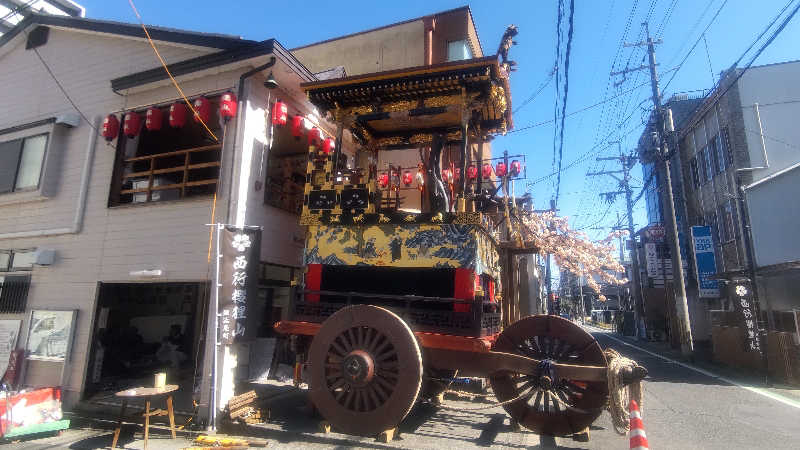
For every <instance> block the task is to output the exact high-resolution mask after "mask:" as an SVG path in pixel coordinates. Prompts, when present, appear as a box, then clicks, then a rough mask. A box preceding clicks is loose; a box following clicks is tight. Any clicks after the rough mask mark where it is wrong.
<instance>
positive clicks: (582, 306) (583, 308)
mask: <svg viewBox="0 0 800 450" xmlns="http://www.w3.org/2000/svg"><path fill="white" fill-rule="evenodd" d="M581 268H583V266H581ZM578 289H579V290H580V296H581V300H580V308H579V309H578V311H579V312H580V313H581V325H583V323H584V321H585V320H586V305H585V304H584V303H583V275H580V274H578Z"/></svg>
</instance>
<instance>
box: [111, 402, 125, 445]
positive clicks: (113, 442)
mask: <svg viewBox="0 0 800 450" xmlns="http://www.w3.org/2000/svg"><path fill="white" fill-rule="evenodd" d="M126 406H128V399H127V398H123V399H122V408H121V409H120V411H119V422H117V429H116V430H114V439H112V440H111V448H112V449H113V448H115V447H116V446H117V441H118V440H119V433H120V431H122V420H123V419H124V418H125V407H126Z"/></svg>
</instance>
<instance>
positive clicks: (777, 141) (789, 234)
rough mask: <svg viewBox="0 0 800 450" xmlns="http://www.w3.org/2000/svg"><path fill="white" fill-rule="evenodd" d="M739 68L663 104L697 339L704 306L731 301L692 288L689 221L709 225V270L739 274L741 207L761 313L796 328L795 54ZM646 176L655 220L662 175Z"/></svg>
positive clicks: (706, 322)
mask: <svg viewBox="0 0 800 450" xmlns="http://www.w3.org/2000/svg"><path fill="white" fill-rule="evenodd" d="M742 70H743V69H741V68H734V69H730V70H728V71H726V72H725V73H723V74H722V77H721V80H720V82H719V84H718V86H717V87H716V88H715V89H714V90H713V91H711V92H709V93H708V94H707V95H706V96H704V97H703V98H702V99H694V100H693V99H686V98H684V99H680V98H673V99H671V100H670V101H668V102H666V104H665V108H671V109H672V112H673V117H674V121H675V128H676V131H675V134H674V138H675V140H674V142H677V151H676V152H675V153H674V154H673V156H672V159H671V163H672V164H671V165H672V181H673V186H672V188H673V195H674V203H675V212H676V217H677V224H678V233H679V235H680V243H681V253H682V255H683V256H684V260H685V266H684V267H685V268H686V269H687V270H686V272H685V275H686V293H687V301H688V306H689V313H690V320H691V324H692V334H693V338H694V339H695V340H696V341H707V340H710V339H711V334H712V320H716V319H713V318H712V313H711V311H720V312H725V311H734V310H735V305H733V304H732V303H731V302H730V301H729V300H728V298H727V294H726V291H725V289H724V287H723V288H721V289H719V290H714V289H711V290H701V289H700V287H699V285H698V276H697V267H696V265H697V264H696V258H695V254H694V250H693V248H692V238H691V236H692V234H691V232H692V227H698V226H699V227H709V228H710V231H711V238H712V242H713V251H714V260H715V265H716V267H715V268H714V269H715V272H716V274H717V275H716V277H717V278H720V279H722V280H725V279H732V278H733V277H738V276H747V271H748V269H749V267H750V261H749V259H748V252H747V240H746V239H745V234H744V228H743V223H742V218H743V215H745V219H746V221H747V222H750V223H752V230H753V246H754V251H755V264H756V267H757V273H758V277H757V278H758V286H759V288H760V295H761V303H762V308H763V309H764V315H763V317H762V318H763V319H766V320H768V321H769V324H770V328H771V329H773V330H785V331H795V330H796V328H795V324H794V319H793V317H792V315H791V312H790V311H791V310H793V309H798V308H800V301H798V300H797V297H796V295H792V294H791V293H792V292H796V291H797V289H798V288H800V271H799V270H800V269H798V267H799V266H800V241H798V240H797V239H796V230H797V229H800V196H798V192H799V191H798V189H797V186H798V183H799V182H800V170H797V169H798V167H800V152H798V144H797V143H798V142H800V127H797V126H796V123H795V122H796V117H798V115H800V101H798V100H797V99H798V98H800V85H798V84H797V83H795V82H794V80H797V79H798V77H800V61H793V62H786V63H779V64H769V65H763V66H755V67H751V68H749V69H748V70H747V71H746V72H745V73H744V75H742V76H741V78H738V79H737V76H738V75H739V74H741V72H742ZM684 105H685V106H687V107H686V108H684ZM686 111H688V115H687V114H686ZM649 135H650V130H649V129H648V130H647V131H646V132H645V133H644V134H643V135H642V137H641V139H640V147H641V148H642V149H644V150H646V149H648V148H650V145H649V144H648V140H649V139H650V136H649ZM673 146H674V144H673ZM643 154H644V156H645V158H643V171H644V176H645V181H647V180H648V179H649V178H650V174H651V173H652V172H653V169H654V167H653V165H652V162H651V161H652V160H648V159H647V158H646V151H645V152H643ZM737 178H738V180H737ZM653 179H654V182H653V183H651V184H649V185H648V186H647V191H646V193H645V200H646V203H647V213H648V221H649V226H650V227H652V225H653V224H660V223H662V222H663V221H662V220H661V212H662V211H663V209H661V207H660V205H658V203H660V198H659V195H658V192H659V191H660V189H661V188H662V187H663V180H662V179H661V178H660V173H657V174H656V175H655V176H654V177H653ZM738 185H741V186H743V187H744V190H745V193H746V200H747V209H748V211H743V210H742V208H741V205H740V203H739V201H738V200H739V193H738V188H737V186H738ZM646 231H647V230H646V229H645V230H643V232H646ZM640 252H641V253H642V254H643V256H644V257H643V258H642V261H643V262H642V268H641V269H642V270H643V271H645V272H646V271H647V265H646V261H647V258H646V254H645V253H646V250H645V249H641V250H640ZM658 253H659V254H662V253H661V252H660V251H659V252H658ZM670 278H671V277H670V276H669V275H668V276H667V279H668V280H669V279H670ZM643 280H647V278H643ZM672 311H674V305H670V306H669V307H668V314H669V315H671V314H672ZM720 317H721V316H720ZM726 317H727V316H726ZM731 317H732V316H731Z"/></svg>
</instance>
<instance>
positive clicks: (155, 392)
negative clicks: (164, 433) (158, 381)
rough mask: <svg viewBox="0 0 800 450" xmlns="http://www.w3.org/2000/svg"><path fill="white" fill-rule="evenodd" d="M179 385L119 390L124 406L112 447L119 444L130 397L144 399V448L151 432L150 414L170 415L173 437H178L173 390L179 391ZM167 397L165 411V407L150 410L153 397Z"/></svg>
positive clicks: (118, 394) (170, 427)
mask: <svg viewBox="0 0 800 450" xmlns="http://www.w3.org/2000/svg"><path fill="white" fill-rule="evenodd" d="M177 390H178V386H177V385H175V384H168V385H166V386H164V387H163V388H153V387H137V388H131V389H126V390H124V391H120V392H117V393H116V394H114V395H116V396H117V397H119V398H121V399H122V408H121V410H120V412H119V422H118V423H117V429H116V430H114V440H113V441H111V448H112V449H113V448H115V447H116V446H117V441H118V440H119V433H120V431H121V430H122V420H123V419H124V417H125V408H126V407H127V406H128V400H130V399H137V398H143V399H144V414H143V415H144V448H147V438H148V435H149V434H150V416H169V429H170V431H171V432H172V439H176V436H175V415H174V414H173V410H172V392H174V391H177ZM161 396H166V397H167V410H166V411H164V410H163V409H156V410H154V411H152V412H151V411H150V400H151V399H152V398H153V397H161Z"/></svg>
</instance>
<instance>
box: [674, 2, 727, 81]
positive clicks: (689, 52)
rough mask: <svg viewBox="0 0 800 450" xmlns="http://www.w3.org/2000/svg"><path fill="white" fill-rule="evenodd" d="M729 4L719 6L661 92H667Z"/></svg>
mask: <svg viewBox="0 0 800 450" xmlns="http://www.w3.org/2000/svg"><path fill="white" fill-rule="evenodd" d="M727 4H728V0H725V1H723V2H722V4H721V5H719V8H717V12H715V13H714V16H713V17H711V20H710V21H709V22H708V24H707V25H706V27H705V29H703V32H702V33H700V37H698V38H697V40H696V41H695V42H694V44H693V45H692V48H690V49H689V51H688V52H687V53H686V55H685V56H684V57H683V59H682V60H681V62H680V63H679V64H678V66H677V69H676V70H675V72H674V73H673V74H672V76H671V77H670V79H669V81H667V82H666V84H664V87H663V88H661V92H665V91H666V90H667V88H668V87H669V85H670V83H672V80H674V79H675V76H676V75H677V74H678V71H680V70H681V68H682V67H683V64H684V63H685V62H686V60H687V59H689V56H690V55H691V54H692V52H694V49H695V48H697V45H698V44H699V43H700V40H701V39H702V38H703V35H705V33H706V31H708V29H709V28H710V27H711V25H712V24H713V23H714V21H715V20H717V17H719V13H721V12H722V8H724V7H725V5H727Z"/></svg>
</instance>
